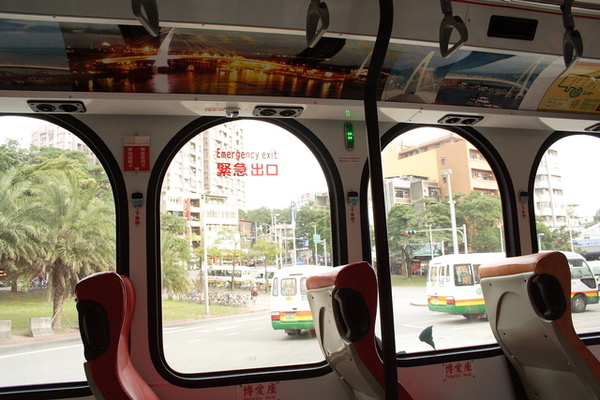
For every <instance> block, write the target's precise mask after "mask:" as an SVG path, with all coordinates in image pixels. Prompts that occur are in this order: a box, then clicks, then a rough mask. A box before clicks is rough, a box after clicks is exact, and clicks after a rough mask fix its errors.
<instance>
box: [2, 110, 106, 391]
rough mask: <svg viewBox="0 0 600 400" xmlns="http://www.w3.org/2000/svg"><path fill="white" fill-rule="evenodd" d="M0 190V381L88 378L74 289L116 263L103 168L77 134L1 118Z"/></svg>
mask: <svg viewBox="0 0 600 400" xmlns="http://www.w3.org/2000/svg"><path fill="white" fill-rule="evenodd" d="M0 193H2V201H0V220H2V223H0V248H1V249H2V251H0V254H1V255H0V370H1V371H2V373H1V374H0V387H9V386H25V385H33V384H51V383H62V382H76V381H85V374H84V370H83V362H84V361H85V359H84V356H83V345H82V342H81V339H80V336H79V331H78V326H77V324H78V316H77V310H76V308H75V300H74V288H75V285H76V284H77V282H78V280H79V279H81V278H83V277H85V276H87V275H89V274H91V273H93V272H96V271H101V270H113V271H114V270H115V212H114V208H115V206H114V200H113V194H112V189H111V186H110V183H109V181H108V178H107V175H106V173H105V171H104V169H103V168H102V167H101V166H100V163H99V162H98V159H97V158H96V157H95V156H94V154H93V153H92V152H91V151H90V149H89V148H88V147H87V146H86V145H85V144H84V143H83V141H81V140H80V139H79V138H78V137H77V136H76V135H74V134H73V133H72V132H69V131H67V130H65V129H63V128H61V127H58V126H56V125H53V124H49V123H46V122H44V121H41V120H35V119H31V118H22V117H0ZM92 243H93V246H90V244H92Z"/></svg>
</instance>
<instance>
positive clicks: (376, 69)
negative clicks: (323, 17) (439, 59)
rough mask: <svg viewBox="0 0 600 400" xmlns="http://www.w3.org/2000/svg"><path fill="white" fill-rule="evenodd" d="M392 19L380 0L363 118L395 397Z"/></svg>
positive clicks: (386, 2)
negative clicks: (390, 219)
mask: <svg viewBox="0 0 600 400" xmlns="http://www.w3.org/2000/svg"><path fill="white" fill-rule="evenodd" d="M393 21H394V5H393V0H379V28H378V32H377V39H376V40H375V45H374V47H373V55H372V57H371V62H370V64H369V71H368V73H367V81H366V84H365V99H364V108H365V122H366V126H367V142H368V150H369V153H368V154H369V172H370V177H371V197H372V202H373V224H374V226H375V249H376V252H377V278H378V285H379V310H380V313H381V318H380V321H381V339H382V346H383V366H384V378H385V385H384V389H385V396H386V399H387V400H397V399H398V368H397V366H396V337H395V331H394V318H393V315H394V309H393V300H392V283H391V276H390V255H389V248H388V242H387V241H388V235H387V221H386V219H387V215H386V212H385V200H384V199H385V196H384V190H383V170H382V165H381V143H380V138H379V110H378V107H377V88H378V86H379V80H380V76H381V69H382V67H383V62H384V60H385V55H386V53H387V48H388V45H389V41H390V37H391V34H392V25H393Z"/></svg>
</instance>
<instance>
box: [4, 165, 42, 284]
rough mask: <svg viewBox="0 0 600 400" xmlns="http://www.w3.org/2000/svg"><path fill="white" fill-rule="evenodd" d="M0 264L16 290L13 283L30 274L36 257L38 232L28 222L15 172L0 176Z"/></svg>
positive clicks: (28, 205)
mask: <svg viewBox="0 0 600 400" xmlns="http://www.w3.org/2000/svg"><path fill="white" fill-rule="evenodd" d="M0 193H2V201H0V264H1V265H2V266H3V268H4V270H5V273H6V274H7V275H8V277H9V280H10V281H11V290H12V291H16V290H17V280H18V279H19V278H20V277H22V276H24V275H29V274H33V272H34V271H33V265H34V262H35V260H36V259H37V258H39V257H38V252H39V251H40V249H39V247H38V246H36V243H37V242H38V237H40V236H41V233H42V230H41V229H39V227H37V226H36V224H35V223H34V221H33V220H32V218H31V216H32V212H31V211H32V210H31V202H30V200H29V197H28V195H27V185H26V184H25V183H24V182H19V181H18V180H17V172H16V170H15V169H12V170H9V171H7V172H5V173H3V174H2V175H0Z"/></svg>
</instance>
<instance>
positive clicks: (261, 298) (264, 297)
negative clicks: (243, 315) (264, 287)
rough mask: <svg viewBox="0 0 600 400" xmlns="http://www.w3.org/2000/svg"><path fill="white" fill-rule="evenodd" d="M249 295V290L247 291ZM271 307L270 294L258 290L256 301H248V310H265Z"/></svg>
mask: <svg viewBox="0 0 600 400" xmlns="http://www.w3.org/2000/svg"><path fill="white" fill-rule="evenodd" d="M248 296H250V292H248ZM270 309H271V294H270V293H265V292H258V296H257V297H256V302H255V303H254V304H253V303H252V300H250V302H249V303H248V310H249V311H252V312H256V311H266V310H270Z"/></svg>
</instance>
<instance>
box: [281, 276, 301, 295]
mask: <svg viewBox="0 0 600 400" xmlns="http://www.w3.org/2000/svg"><path fill="white" fill-rule="evenodd" d="M296 290H297V289H296V278H283V279H282V280H281V295H282V296H295V295H296Z"/></svg>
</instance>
